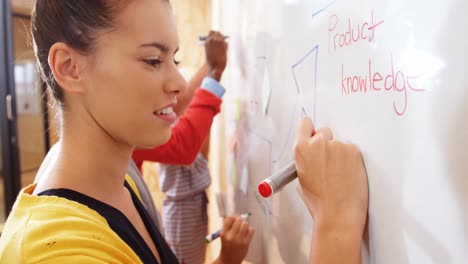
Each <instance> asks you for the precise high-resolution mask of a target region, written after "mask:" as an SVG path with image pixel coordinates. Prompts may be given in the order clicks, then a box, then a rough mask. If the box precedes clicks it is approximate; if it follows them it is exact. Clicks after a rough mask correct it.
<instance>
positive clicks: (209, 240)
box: [205, 213, 252, 243]
mask: <svg viewBox="0 0 468 264" xmlns="http://www.w3.org/2000/svg"><path fill="white" fill-rule="evenodd" d="M251 215H252V214H251V213H246V214H243V215H241V216H240V217H241V218H242V219H244V220H247V218H249V216H251ZM220 235H221V229H219V230H218V231H216V232H214V233H213V234H211V235H207V236H206V237H205V240H206V243H210V242H211V241H213V240H215V239H216V238H218V237H219V236H220Z"/></svg>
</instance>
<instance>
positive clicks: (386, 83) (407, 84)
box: [341, 55, 424, 116]
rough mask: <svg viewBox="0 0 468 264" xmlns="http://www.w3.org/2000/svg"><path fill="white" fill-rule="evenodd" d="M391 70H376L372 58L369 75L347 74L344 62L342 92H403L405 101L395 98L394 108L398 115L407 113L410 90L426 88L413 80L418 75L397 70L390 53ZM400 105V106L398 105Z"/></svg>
mask: <svg viewBox="0 0 468 264" xmlns="http://www.w3.org/2000/svg"><path fill="white" fill-rule="evenodd" d="M390 61H391V65H390V71H389V73H388V74H384V73H382V72H379V71H375V70H374V69H373V68H372V60H371V59H369V73H368V75H345V67H344V64H342V65H341V93H342V95H343V96H346V95H351V94H355V93H363V94H366V93H371V92H388V93H396V94H403V98H404V99H403V102H400V103H399V104H397V102H396V99H394V100H393V110H394V111H395V113H396V114H397V115H398V116H402V115H404V114H405V113H406V110H407V108H408V91H412V92H423V91H424V89H421V88H416V87H414V85H412V83H411V81H412V80H413V79H416V78H417V77H414V76H410V75H407V74H405V73H404V72H403V71H401V70H397V71H396V72H395V66H394V64H393V56H392V55H390ZM397 105H399V107H398V106H397Z"/></svg>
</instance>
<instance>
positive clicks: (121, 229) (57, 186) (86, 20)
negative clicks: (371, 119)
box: [0, 0, 368, 264]
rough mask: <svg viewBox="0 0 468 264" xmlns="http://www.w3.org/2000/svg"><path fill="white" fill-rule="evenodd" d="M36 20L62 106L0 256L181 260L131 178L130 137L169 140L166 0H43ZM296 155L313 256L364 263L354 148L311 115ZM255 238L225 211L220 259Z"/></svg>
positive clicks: (359, 173)
mask: <svg viewBox="0 0 468 264" xmlns="http://www.w3.org/2000/svg"><path fill="white" fill-rule="evenodd" d="M32 20H33V22H32V23H33V25H32V28H33V39H34V45H35V52H36V56H37V58H38V60H39V64H40V67H41V73H42V77H43V80H45V81H46V82H47V84H48V86H49V87H50V89H51V90H52V93H53V95H54V97H55V98H56V99H57V101H58V103H59V105H60V107H61V109H62V113H61V123H60V125H61V134H60V142H59V143H58V145H57V152H58V155H57V157H56V158H55V159H52V162H51V164H50V166H48V169H47V170H44V173H47V174H48V175H47V177H40V175H39V177H40V179H41V180H40V181H39V182H38V183H37V185H36V184H33V185H31V186H29V187H27V188H25V189H23V190H22V191H21V193H20V194H19V196H18V198H17V201H16V203H15V205H14V207H13V210H12V212H11V213H10V215H9V217H8V220H7V222H6V224H5V227H4V230H3V234H2V236H1V238H0V262H1V263H66V262H70V263H171V264H172V263H177V259H176V258H175V256H174V254H173V253H172V252H171V250H170V248H169V247H168V245H167V244H166V243H165V241H164V239H163V238H162V236H161V234H160V233H159V232H158V231H157V229H156V227H155V226H154V224H152V222H151V221H150V220H149V217H148V215H147V212H146V211H145V209H144V208H143V206H142V205H141V203H140V202H139V200H138V198H137V197H136V195H135V193H134V192H133V191H132V189H131V188H130V187H129V185H128V184H127V183H126V182H125V180H124V178H125V176H124V175H125V174H126V170H127V166H128V162H129V160H130V157H131V154H132V151H133V149H134V148H135V146H139V147H154V146H158V145H162V144H164V143H165V142H166V141H167V140H168V139H169V137H170V133H171V124H172V122H173V121H174V120H175V119H176V116H175V115H174V113H173V111H172V107H173V106H174V104H175V103H176V96H177V94H178V93H179V92H180V91H181V90H182V89H184V87H185V83H184V80H183V78H182V77H181V76H180V74H179V72H178V70H177V67H176V62H175V61H174V54H175V53H176V51H177V46H178V37H177V30H176V26H175V22H174V18H173V14H172V11H171V7H170V4H169V2H168V1H164V0H139V1H131V0H128V1H124V0H95V1H85V0H37V2H36V6H35V11H34V13H33V17H32ZM129 109H131V110H132V111H128V110H129ZM312 134H315V135H314V136H313V137H311V135H312ZM295 158H296V166H297V172H298V176H299V181H300V183H301V185H300V190H301V191H300V193H301V194H302V197H303V199H304V202H305V204H306V206H307V207H308V209H309V211H310V213H311V215H312V216H313V218H314V234H313V239H312V243H311V256H310V260H311V261H312V262H314V263H360V262H359V261H360V242H361V239H362V233H363V229H364V224H365V222H366V212H367V201H368V200H367V178H366V174H365V169H364V166H363V162H362V157H361V155H360V153H359V151H357V148H356V147H355V146H352V145H346V144H343V143H340V142H338V141H335V140H333V139H332V136H331V133H330V131H329V130H327V129H323V130H318V131H317V133H315V132H314V129H313V125H312V122H311V121H310V119H305V120H303V121H302V122H301V126H300V129H299V133H298V136H297V144H296V148H295ZM252 236H253V230H252V229H251V228H250V227H249V226H248V224H247V223H246V222H243V221H242V220H241V219H240V218H227V219H226V220H225V221H224V225H223V230H222V233H221V240H222V246H221V253H220V256H219V257H218V258H217V260H216V261H215V263H241V262H242V259H243V258H244V257H245V254H246V253H247V249H248V244H249V243H250V240H251V238H252Z"/></svg>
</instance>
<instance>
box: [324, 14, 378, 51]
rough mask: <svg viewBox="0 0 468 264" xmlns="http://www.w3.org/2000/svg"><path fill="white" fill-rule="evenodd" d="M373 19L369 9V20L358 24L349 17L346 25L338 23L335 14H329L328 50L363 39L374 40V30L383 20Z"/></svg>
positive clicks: (346, 45)
mask: <svg viewBox="0 0 468 264" xmlns="http://www.w3.org/2000/svg"><path fill="white" fill-rule="evenodd" d="M375 19H376V17H375V16H374V11H373V10H372V11H371V18H370V21H364V22H362V23H358V24H353V23H352V22H351V18H348V20H347V21H348V23H347V25H344V23H341V24H340V19H339V18H338V16H337V15H336V14H334V15H332V16H330V19H329V21H328V51H329V52H330V49H331V48H333V50H334V51H336V49H337V48H343V47H348V46H351V45H353V44H354V43H357V42H359V41H363V40H367V41H369V42H372V41H374V39H375V30H376V29H377V27H378V26H380V25H382V24H383V22H384V20H380V21H378V22H376V20H375ZM353 22H354V21H353ZM340 30H341V31H340Z"/></svg>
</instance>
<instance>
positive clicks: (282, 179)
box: [258, 161, 297, 198]
mask: <svg viewBox="0 0 468 264" xmlns="http://www.w3.org/2000/svg"><path fill="white" fill-rule="evenodd" d="M296 178H297V172H296V164H295V163H294V161H293V162H291V163H290V164H289V165H288V166H286V167H284V168H282V169H280V170H279V171H278V172H276V173H275V174H273V175H271V176H270V177H268V178H266V179H265V180H263V181H262V182H261V183H260V184H259V185H258V192H259V193H260V194H261V195H262V196H263V197H265V198H268V197H270V196H271V195H272V194H274V193H276V192H278V191H279V190H281V189H282V188H283V187H284V186H286V185H287V184H288V183H290V182H292V181H293V180H295V179H296Z"/></svg>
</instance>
